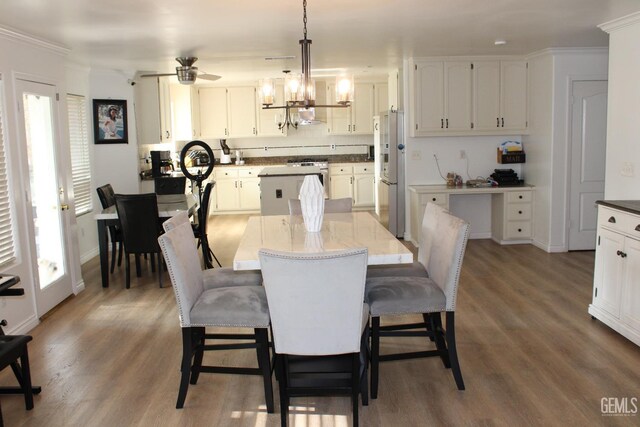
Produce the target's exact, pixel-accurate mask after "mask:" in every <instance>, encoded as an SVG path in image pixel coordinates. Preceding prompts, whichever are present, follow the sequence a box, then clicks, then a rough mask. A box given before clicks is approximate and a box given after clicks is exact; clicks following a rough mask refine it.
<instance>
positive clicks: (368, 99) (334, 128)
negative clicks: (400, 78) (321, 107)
mask: <svg viewBox="0 0 640 427" xmlns="http://www.w3.org/2000/svg"><path fill="white" fill-rule="evenodd" d="M378 85H380V86H384V87H385V89H384V92H383V91H382V88H380V89H377V88H376V87H377V86H378ZM386 88H387V84H386V83H381V84H379V83H356V84H355V90H354V97H355V100H354V102H353V103H352V104H351V106H350V107H347V108H329V109H327V125H328V126H327V131H328V132H329V133H331V134H333V135H370V134H373V116H374V115H376V114H377V113H376V109H377V108H378V107H377V105H378V103H379V102H382V103H387V102H388V101H385V100H384V99H378V98H377V97H376V93H379V94H381V93H384V95H385V99H388V95H387V91H388V90H387V89H386ZM335 95H336V94H335V84H329V85H327V102H328V103H329V104H335V103H336V101H335V97H336V96H335ZM380 98H381V95H380ZM385 109H386V108H385Z"/></svg>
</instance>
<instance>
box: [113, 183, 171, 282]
mask: <svg viewBox="0 0 640 427" xmlns="http://www.w3.org/2000/svg"><path fill="white" fill-rule="evenodd" d="M115 197H116V209H117V211H118V219H119V220H120V225H121V226H122V235H123V240H124V252H125V275H126V282H125V287H126V288H127V289H129V288H130V287H131V268H130V262H129V255H131V254H133V255H135V260H136V272H137V273H138V275H139V274H140V259H139V255H140V254H151V256H150V258H151V271H155V261H154V258H153V255H154V254H157V257H158V282H159V284H160V287H162V254H161V252H160V247H159V246H158V236H159V235H160V234H161V233H162V227H161V226H160V218H159V217H158V199H157V196H156V194H155V193H148V194H116V196H115Z"/></svg>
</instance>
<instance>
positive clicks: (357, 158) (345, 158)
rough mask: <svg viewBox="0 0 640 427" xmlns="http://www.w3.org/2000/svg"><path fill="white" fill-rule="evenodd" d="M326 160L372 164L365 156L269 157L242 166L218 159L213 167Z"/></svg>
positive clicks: (371, 160)
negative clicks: (224, 162) (222, 162)
mask: <svg viewBox="0 0 640 427" xmlns="http://www.w3.org/2000/svg"><path fill="white" fill-rule="evenodd" d="M302 159H311V160H316V161H318V160H328V161H329V164H331V163H366V162H371V163H372V162H373V159H369V158H368V156H367V155H366V154H337V155H334V156H322V155H320V156H270V157H245V158H244V162H245V163H244V165H236V164H235V162H232V163H229V164H221V163H220V159H219V158H216V163H215V166H216V167H218V166H222V167H226V166H272V165H286V164H287V161H288V160H298V161H299V160H302Z"/></svg>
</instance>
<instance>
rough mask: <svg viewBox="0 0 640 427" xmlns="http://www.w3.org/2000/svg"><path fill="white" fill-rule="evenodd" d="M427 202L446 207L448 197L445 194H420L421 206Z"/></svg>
mask: <svg viewBox="0 0 640 427" xmlns="http://www.w3.org/2000/svg"><path fill="white" fill-rule="evenodd" d="M427 202H431V203H435V204H436V205H440V206H444V207H445V208H446V207H447V204H448V197H447V195H446V194H440V193H435V194H421V195H420V203H421V204H422V205H423V206H426V204H427Z"/></svg>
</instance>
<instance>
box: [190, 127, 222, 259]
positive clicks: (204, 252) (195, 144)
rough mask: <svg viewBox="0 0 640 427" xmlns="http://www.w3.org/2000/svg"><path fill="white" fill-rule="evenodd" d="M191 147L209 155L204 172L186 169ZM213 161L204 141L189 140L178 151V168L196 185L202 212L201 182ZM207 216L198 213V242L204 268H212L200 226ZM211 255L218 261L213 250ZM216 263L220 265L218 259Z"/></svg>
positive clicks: (206, 176) (211, 167) (206, 243)
mask: <svg viewBox="0 0 640 427" xmlns="http://www.w3.org/2000/svg"><path fill="white" fill-rule="evenodd" d="M193 147H201V148H202V149H203V150H204V151H205V152H206V153H207V155H209V164H208V165H207V167H206V169H205V170H204V172H202V169H201V168H198V172H197V173H196V174H195V175H194V174H192V173H191V172H189V170H188V169H187V166H186V162H185V159H186V158H187V157H189V156H188V155H187V153H188V152H189V151H190V150H192V149H193ZM214 163H215V156H214V155H213V150H211V147H209V145H208V144H207V143H206V142H204V141H198V140H196V141H191V142H189V143H188V144H187V145H185V146H184V148H183V149H182V151H181V152H180V170H181V171H182V173H183V174H184V176H186V177H187V178H189V179H190V180H191V181H195V183H196V186H197V187H198V206H199V207H200V208H199V209H200V210H199V211H200V212H203V209H202V183H203V182H204V181H205V180H206V179H207V178H209V175H211V172H213V165H214ZM206 220H207V218H200V216H199V215H198V224H199V227H200V244H201V245H202V255H203V258H204V263H205V267H206V268H212V267H213V265H211V260H209V256H208V255H209V254H208V252H210V251H211V249H210V248H209V242H208V241H207V236H206V235H205V234H204V232H203V231H204V227H203V226H202V224H204V222H203V221H206ZM211 255H213V258H215V259H216V261H218V258H216V256H215V255H214V254H213V252H211ZM218 265H220V261H218Z"/></svg>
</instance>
